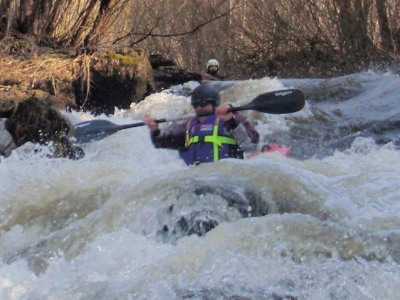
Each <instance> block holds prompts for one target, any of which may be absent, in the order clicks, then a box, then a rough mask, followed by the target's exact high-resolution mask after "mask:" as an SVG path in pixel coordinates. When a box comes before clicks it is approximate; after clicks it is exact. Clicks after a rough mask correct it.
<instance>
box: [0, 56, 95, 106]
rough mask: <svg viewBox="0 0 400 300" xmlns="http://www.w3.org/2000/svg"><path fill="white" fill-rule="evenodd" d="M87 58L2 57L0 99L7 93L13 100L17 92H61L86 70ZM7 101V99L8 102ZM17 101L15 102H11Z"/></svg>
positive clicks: (88, 59)
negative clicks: (37, 90) (38, 90)
mask: <svg viewBox="0 0 400 300" xmlns="http://www.w3.org/2000/svg"><path fill="white" fill-rule="evenodd" d="M89 62H90V57H89V56H87V55H80V56H77V57H75V58H59V57H51V56H49V55H45V56H41V57H38V58H32V59H23V60H21V59H18V58H14V57H12V56H5V57H4V56H3V57H2V58H1V59H0V93H1V94H2V95H0V100H7V98H8V97H7V93H6V92H10V95H9V96H11V97H15V96H16V95H18V94H19V93H17V92H15V91H14V93H12V92H11V91H12V90H17V91H19V92H20V93H22V94H26V93H27V92H28V91H29V90H36V89H40V90H43V91H45V92H48V93H49V94H52V95H57V94H58V93H59V92H60V90H65V89H66V85H71V83H72V81H73V80H74V79H75V78H76V77H77V75H78V74H80V73H81V72H82V69H83V70H85V69H87V68H88V67H89ZM10 100H11V99H10ZM14 100H18V99H14Z"/></svg>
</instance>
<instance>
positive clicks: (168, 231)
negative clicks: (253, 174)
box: [157, 178, 268, 243]
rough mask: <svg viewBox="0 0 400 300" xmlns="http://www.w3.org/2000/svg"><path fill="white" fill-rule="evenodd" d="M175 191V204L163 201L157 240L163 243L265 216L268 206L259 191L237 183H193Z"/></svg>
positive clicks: (200, 181)
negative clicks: (177, 193) (220, 226)
mask: <svg viewBox="0 0 400 300" xmlns="http://www.w3.org/2000/svg"><path fill="white" fill-rule="evenodd" d="M176 190H181V191H182V192H181V193H180V194H179V195H178V196H177V198H176V200H174V201H173V202H171V201H170V200H169V199H166V202H165V204H166V206H163V207H160V210H159V215H160V216H162V218H161V219H162V220H160V221H161V222H162V223H161V224H160V225H161V227H160V229H159V230H158V232H157V234H158V236H159V237H160V238H161V239H162V240H163V241H164V242H172V243H174V242H175V241H176V240H177V239H179V238H181V237H183V236H188V235H192V234H196V235H198V236H203V235H205V234H206V233H207V232H209V231H210V230H212V229H213V228H215V227H217V226H218V225H219V224H221V223H223V222H232V221H235V220H239V219H241V218H247V217H255V216H264V215H266V214H268V203H267V202H266V201H265V200H264V198H263V197H264V196H265V195H263V194H262V192H261V191H259V190H257V189H256V188H255V187H254V186H252V185H251V184H248V183H244V182H242V181H240V180H237V181H236V180H231V179H229V180H225V179H223V178H220V179H219V181H218V182H215V181H214V180H207V179H205V180H196V181H191V182H187V184H185V185H184V186H183V187H179V188H177V189H176Z"/></svg>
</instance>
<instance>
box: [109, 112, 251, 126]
mask: <svg viewBox="0 0 400 300" xmlns="http://www.w3.org/2000/svg"><path fill="white" fill-rule="evenodd" d="M240 110H244V109H243V108H242V107H241V106H238V107H232V108H231V109H229V110H228V112H235V111H240ZM213 114H215V112H206V113H200V114H188V115H183V116H179V117H173V118H162V119H157V120H154V122H156V123H165V122H174V121H180V120H187V119H190V118H194V117H197V118H199V117H204V116H210V115H213ZM144 125H146V124H145V123H144V122H137V123H133V124H125V125H118V130H122V129H127V128H133V127H140V126H144ZM114 130H115V129H114Z"/></svg>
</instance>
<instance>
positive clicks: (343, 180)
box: [0, 72, 400, 300]
mask: <svg viewBox="0 0 400 300" xmlns="http://www.w3.org/2000/svg"><path fill="white" fill-rule="evenodd" d="M223 85H225V86H223ZM223 85H222V86H221V87H220V88H221V89H222V90H221V95H222V102H225V101H229V102H230V103H232V104H233V105H236V106H238V105H243V104H246V103H248V102H250V101H251V100H252V99H253V98H254V97H256V96H257V95H258V94H261V93H265V92H268V91H274V90H278V89H285V88H299V89H301V90H303V92H304V93H305V95H306V101H307V103H306V106H305V107H304V109H303V110H301V111H300V112H297V113H293V114H287V115H268V114H261V113H258V112H254V111H247V112H244V113H245V114H246V115H247V116H248V117H249V118H251V119H252V120H253V121H254V122H255V124H256V127H257V130H258V131H259V132H260V135H261V140H262V142H261V144H260V146H261V145H263V144H267V143H279V144H281V145H285V146H287V147H288V148H290V149H291V152H292V154H291V156H290V157H284V156H282V155H280V154H278V153H264V154H260V155H258V156H256V157H254V158H252V159H248V160H233V159H232V160H225V161H221V162H218V163H214V164H204V165H200V166H198V167H188V166H186V165H185V164H184V163H183V162H182V161H181V160H180V159H179V157H178V154H177V153H176V152H175V151H171V150H164V149H154V147H153V146H152V144H151V141H150V138H149V131H148V129H147V127H138V128H132V129H127V130H123V131H120V132H118V133H115V134H113V135H111V136H109V137H107V138H105V139H102V140H99V141H95V142H92V143H90V144H85V145H83V147H84V149H85V152H86V156H85V158H84V159H82V160H79V161H72V160H68V159H49V158H47V156H46V153H47V151H48V150H47V149H46V147H39V146H37V145H32V144H26V145H24V146H22V147H20V148H19V149H17V150H15V151H14V152H13V154H12V155H11V156H10V157H8V158H6V159H2V161H1V163H0V204H1V205H0V258H1V259H0V299H35V300H36V299H196V300H197V299H400V291H399V286H400V189H399V187H400V185H399V178H400V151H399V144H400V143H399V141H398V137H399V133H400V126H399V124H400V105H399V100H400V78H399V76H398V75H395V74H390V73H385V74H383V73H374V72H365V73H357V74H352V75H349V76H343V77H336V78H329V79H284V80H283V79H277V78H263V79H260V80H245V81H240V82H228V83H224V84H223ZM194 86H195V83H193V82H192V83H188V84H186V85H184V86H177V87H174V89H171V90H167V91H164V92H163V93H159V94H153V95H151V96H149V97H147V98H146V99H145V100H144V101H142V102H141V103H139V104H137V105H132V107H131V109H129V110H124V111H116V113H115V114H114V115H113V116H104V115H103V116H97V117H93V116H91V115H90V114H87V113H78V112H73V113H67V112H65V113H64V114H65V115H66V116H67V117H68V118H70V119H71V120H72V122H73V123H79V122H82V121H86V120H92V119H94V118H96V119H106V120H109V121H111V122H114V123H116V124H128V123H133V122H137V121H140V120H141V119H143V118H145V117H147V116H153V117H156V118H163V117H174V116H179V115H182V114H187V113H192V111H191V110H190V99H189V98H188V97H186V96H185V95H186V94H187V90H190V89H191V88H193V87H194ZM162 126H164V127H165V130H168V129H169V127H170V126H172V125H171V124H163V125H162Z"/></svg>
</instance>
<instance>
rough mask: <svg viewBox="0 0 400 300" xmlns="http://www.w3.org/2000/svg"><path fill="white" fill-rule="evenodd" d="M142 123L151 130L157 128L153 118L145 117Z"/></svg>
mask: <svg viewBox="0 0 400 300" xmlns="http://www.w3.org/2000/svg"><path fill="white" fill-rule="evenodd" d="M143 123H144V124H146V125H147V126H148V127H149V128H150V130H151V131H156V130H157V129H158V124H157V123H156V119H154V118H147V119H145V120H143Z"/></svg>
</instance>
